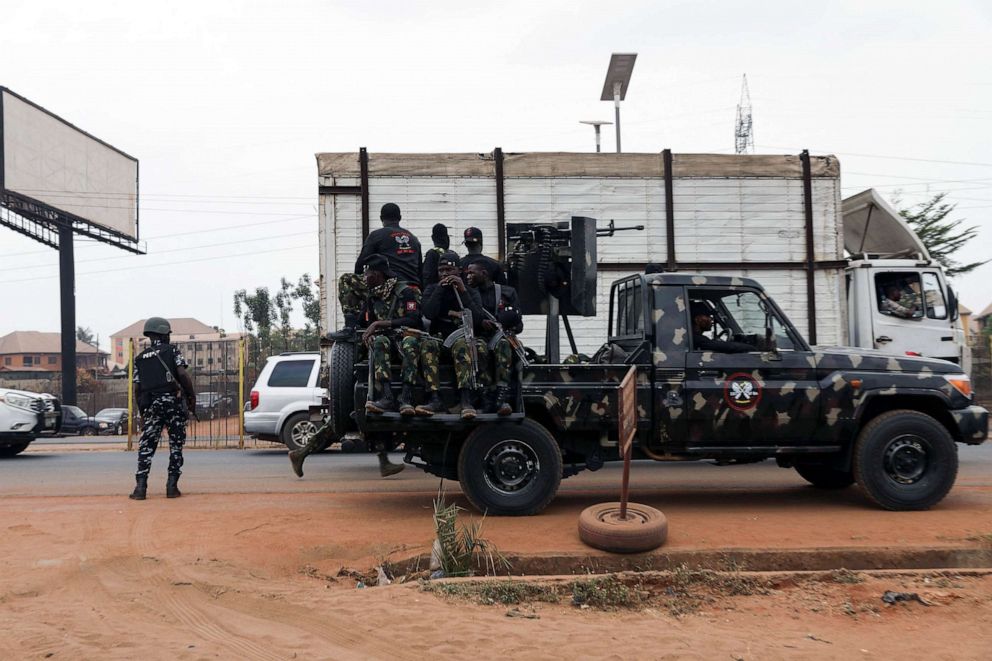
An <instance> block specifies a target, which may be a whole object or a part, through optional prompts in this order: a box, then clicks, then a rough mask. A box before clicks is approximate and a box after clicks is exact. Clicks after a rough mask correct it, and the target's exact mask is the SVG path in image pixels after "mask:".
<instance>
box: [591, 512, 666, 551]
mask: <svg viewBox="0 0 992 661" xmlns="http://www.w3.org/2000/svg"><path fill="white" fill-rule="evenodd" d="M667 538H668V519H667V518H665V515H664V514H662V513H661V512H660V511H658V510H656V509H655V508H653V507H648V506H647V505H641V504H639V503H627V518H626V519H621V518H620V503H600V504H598V505H592V506H590V507H587V508H585V509H584V510H583V511H582V514H580V515H579V539H581V540H582V541H583V542H585V543H586V544H588V545H589V546H592V547H593V548H597V549H600V550H602V551H610V552H611V553H642V552H644V551H650V550H652V549H656V548H658V547H659V546H661V545H662V544H664V543H665V540H666V539H667Z"/></svg>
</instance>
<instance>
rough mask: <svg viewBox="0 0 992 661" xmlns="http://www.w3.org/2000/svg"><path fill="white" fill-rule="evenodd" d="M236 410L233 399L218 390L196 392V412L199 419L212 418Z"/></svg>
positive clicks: (227, 414) (226, 414)
mask: <svg viewBox="0 0 992 661" xmlns="http://www.w3.org/2000/svg"><path fill="white" fill-rule="evenodd" d="M235 410H236V407H235V404H234V400H233V399H232V398H231V397H228V396H227V395H225V394H224V393H220V392H212V391H207V392H198V393H196V413H197V415H198V416H200V419H201V420H213V419H214V418H224V417H226V416H229V415H231V414H232V413H234V411H235Z"/></svg>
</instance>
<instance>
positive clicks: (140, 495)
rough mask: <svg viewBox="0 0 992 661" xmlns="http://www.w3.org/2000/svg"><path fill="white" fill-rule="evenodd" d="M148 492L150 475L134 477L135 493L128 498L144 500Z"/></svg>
mask: <svg viewBox="0 0 992 661" xmlns="http://www.w3.org/2000/svg"><path fill="white" fill-rule="evenodd" d="M147 492H148V475H135V476H134V491H132V492H131V495H130V496H128V498H130V499H131V500H144V499H145V494H146V493H147Z"/></svg>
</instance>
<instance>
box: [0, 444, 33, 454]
mask: <svg viewBox="0 0 992 661" xmlns="http://www.w3.org/2000/svg"><path fill="white" fill-rule="evenodd" d="M29 445H31V444H30V443H18V444H17V445H3V446H0V457H13V456H14V455H15V454H20V453H22V452H24V451H25V450H26V449H27V448H28V446H29Z"/></svg>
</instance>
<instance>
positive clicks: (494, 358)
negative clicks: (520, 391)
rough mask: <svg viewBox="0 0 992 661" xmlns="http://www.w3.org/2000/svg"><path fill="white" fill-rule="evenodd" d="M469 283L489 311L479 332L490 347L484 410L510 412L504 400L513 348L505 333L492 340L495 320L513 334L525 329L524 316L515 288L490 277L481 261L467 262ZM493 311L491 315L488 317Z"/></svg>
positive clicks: (484, 307) (508, 389)
mask: <svg viewBox="0 0 992 661" xmlns="http://www.w3.org/2000/svg"><path fill="white" fill-rule="evenodd" d="M468 285H469V287H472V288H474V289H475V290H477V291H478V292H479V298H480V302H481V304H482V309H483V310H484V311H485V312H488V313H489V314H485V312H484V314H485V316H484V317H483V318H482V324H481V325H482V333H481V336H482V338H483V339H485V340H486V345H487V347H488V349H489V353H490V356H489V362H491V363H492V366H491V369H490V370H489V371H487V373H486V375H485V376H486V378H485V380H486V381H488V382H489V383H487V384H486V385H487V386H490V387H489V389H488V392H487V393H486V407H485V411H486V413H498V414H499V415H501V416H503V415H510V414H511V413H513V407H512V406H511V405H510V402H509V401H508V400H507V395H508V394H509V391H510V370H511V369H512V367H513V348H512V347H511V346H510V341H509V339H507V338H506V337H505V336H504V337H500V338H499V339H497V340H495V341H494V339H495V338H496V335H497V333H498V328H497V326H496V323H497V322H498V323H499V324H500V326H502V327H503V331H504V333H511V334H513V335H516V334H517V333H520V332H522V331H523V329H524V321H523V317H522V316H521V315H520V312H519V305H518V303H517V290H516V289H514V288H513V287H511V286H509V285H498V284H496V283H494V282H493V281H492V280H491V279H490V277H489V271H488V270H487V269H486V267H485V265H484V264H482V263H481V262H475V263H474V264H469V266H468ZM490 315H492V317H490Z"/></svg>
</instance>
